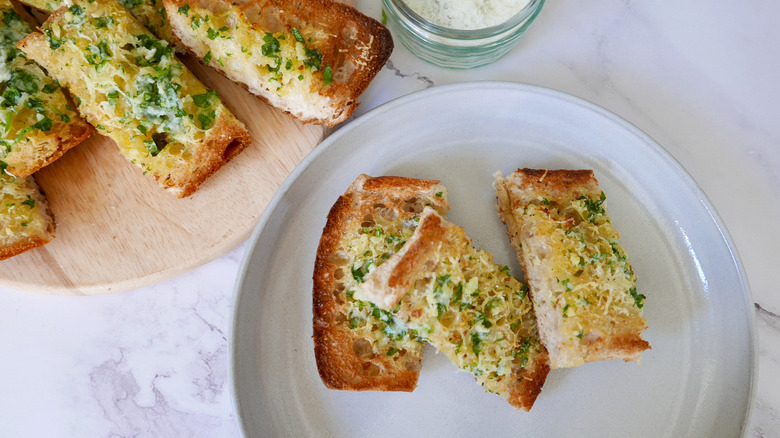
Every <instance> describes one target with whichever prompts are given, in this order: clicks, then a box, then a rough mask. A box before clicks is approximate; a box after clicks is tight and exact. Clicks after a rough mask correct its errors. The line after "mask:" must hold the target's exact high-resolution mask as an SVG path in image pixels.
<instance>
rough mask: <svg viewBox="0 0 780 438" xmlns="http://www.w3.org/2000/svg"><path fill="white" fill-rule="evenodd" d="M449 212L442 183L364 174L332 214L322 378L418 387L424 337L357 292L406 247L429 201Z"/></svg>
mask: <svg viewBox="0 0 780 438" xmlns="http://www.w3.org/2000/svg"><path fill="white" fill-rule="evenodd" d="M426 205H428V206H431V207H432V208H434V209H436V210H437V211H439V212H441V213H444V212H445V211H446V210H448V209H449V205H448V204H447V189H446V188H445V187H444V186H442V185H440V184H439V182H438V181H433V180H420V179H412V178H403V177H393V176H383V177H370V176H367V175H361V176H359V177H358V178H357V179H356V180H355V181H354V182H353V183H352V184H351V185H350V187H349V188H348V189H347V191H346V192H345V193H344V194H343V195H342V196H340V197H339V198H338V200H337V201H336V203H335V204H334V205H333V207H332V208H331V210H330V212H329V213H328V218H327V223H326V224H325V227H324V229H323V232H322V237H321V239H320V243H319V247H318V249H317V257H316V261H315V265H314V275H313V280H314V287H313V328H314V334H313V339H314V353H315V357H316V360H317V368H318V370H319V374H320V377H321V378H322V381H323V383H324V384H325V385H326V386H327V387H328V388H331V389H341V390H351V391H364V390H374V391H412V390H414V388H415V387H416V385H417V378H418V376H419V371H420V366H421V359H422V354H423V343H422V342H420V340H418V339H417V337H416V336H415V335H414V333H413V332H412V331H410V330H408V329H407V328H406V327H405V326H404V325H403V324H402V323H400V321H398V320H397V319H396V318H395V316H394V315H393V314H392V313H390V312H387V311H385V310H382V309H380V308H379V307H377V306H374V305H373V304H371V303H369V302H365V301H359V300H356V299H355V298H354V293H355V291H357V289H358V287H359V285H360V284H361V283H362V282H363V281H364V280H365V278H366V276H367V275H368V274H369V273H370V272H372V271H373V270H374V269H375V268H376V266H381V263H383V262H384V261H385V260H387V259H388V258H390V256H391V255H392V254H394V253H395V252H397V251H398V250H399V249H401V248H402V247H403V245H404V243H405V242H406V240H407V239H409V238H410V237H411V236H412V234H413V232H414V229H415V228H416V227H417V222H418V220H419V214H420V212H421V211H422V210H423V207H424V206H426Z"/></svg>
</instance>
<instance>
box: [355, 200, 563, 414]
mask: <svg viewBox="0 0 780 438" xmlns="http://www.w3.org/2000/svg"><path fill="white" fill-rule="evenodd" d="M527 292H528V287H527V286H526V285H525V284H523V283H521V282H519V281H518V280H517V279H515V278H514V277H512V275H511V274H510V273H509V267H507V266H499V265H497V264H496V263H495V262H494V260H493V256H492V254H490V253H489V252H487V251H483V250H478V249H476V248H474V246H473V245H472V243H471V240H470V239H469V238H468V237H467V236H466V232H465V230H464V229H463V228H461V227H459V226H456V225H454V224H452V223H450V222H448V221H446V220H445V219H444V218H442V217H441V216H440V215H439V214H438V213H437V212H436V211H435V210H433V209H431V208H428V207H426V208H425V210H424V211H423V213H422V215H421V216H420V225H419V226H418V227H417V228H416V229H415V232H414V234H413V235H412V237H411V238H410V239H409V240H408V241H407V242H406V244H405V245H404V246H403V248H402V249H401V250H400V251H399V252H398V253H396V254H395V255H393V256H392V257H390V259H389V260H388V261H387V262H385V263H384V264H382V265H381V266H379V267H378V268H376V270H375V271H374V272H373V273H372V274H371V275H369V276H368V278H367V280H366V282H365V283H363V284H362V285H361V286H360V290H359V291H358V292H357V293H356V294H355V296H356V297H358V299H364V300H367V301H370V302H373V303H375V304H376V305H377V306H379V307H381V308H382V309H383V310H385V311H388V312H390V313H391V314H393V315H395V317H396V318H398V319H400V320H401V321H403V322H404V323H405V324H406V326H407V327H408V328H409V329H412V330H414V331H416V332H417V333H418V334H419V337H420V338H423V339H425V340H426V341H428V342H430V343H431V344H432V345H433V346H434V347H436V349H437V350H438V351H440V352H442V353H444V354H445V355H446V356H447V357H448V358H449V359H450V360H452V361H453V362H454V363H455V364H456V365H457V366H458V367H459V368H461V369H463V370H466V371H469V372H471V373H472V374H474V376H475V378H476V380H477V382H479V383H480V384H481V385H482V386H483V387H484V388H485V390H486V391H488V392H492V393H495V394H498V395H500V396H502V397H504V398H505V399H506V400H507V401H508V402H509V403H510V404H511V405H512V406H514V407H516V408H518V409H522V410H526V411H528V410H530V409H531V407H532V406H533V404H534V402H535V401H536V398H537V396H538V395H539V393H540V392H541V390H542V385H543V384H544V381H545V380H546V378H547V374H548V373H549V371H550V367H549V365H548V363H547V352H546V350H545V348H544V347H543V346H542V344H541V343H540V341H539V335H538V332H537V329H536V320H535V316H534V309H533V305H532V304H531V299H530V297H529V296H528V293H527Z"/></svg>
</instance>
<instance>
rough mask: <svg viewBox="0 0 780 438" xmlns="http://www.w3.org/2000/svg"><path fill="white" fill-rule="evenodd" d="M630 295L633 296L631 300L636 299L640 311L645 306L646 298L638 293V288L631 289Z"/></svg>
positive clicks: (635, 303)
mask: <svg viewBox="0 0 780 438" xmlns="http://www.w3.org/2000/svg"><path fill="white" fill-rule="evenodd" d="M628 293H629V295H631V298H633V299H634V305H635V306H637V307H638V308H640V309H641V308H642V307H644V306H645V303H644V300H645V298H646V297H645V296H644V295H642V294H640V293H637V291H636V286H633V287H631V289H629V290H628Z"/></svg>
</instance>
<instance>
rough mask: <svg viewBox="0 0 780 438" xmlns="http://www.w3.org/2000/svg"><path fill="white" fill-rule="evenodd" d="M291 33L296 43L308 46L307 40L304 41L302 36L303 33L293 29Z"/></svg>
mask: <svg viewBox="0 0 780 438" xmlns="http://www.w3.org/2000/svg"><path fill="white" fill-rule="evenodd" d="M290 33H292V35H293V37H294V38H295V41H298V42H299V43H303V44H306V40H304V39H303V35H301V32H300V31H299V30H298V29H296V28H294V27H293V28H292V30H291V31H290Z"/></svg>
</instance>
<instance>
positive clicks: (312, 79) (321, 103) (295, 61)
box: [176, 3, 334, 118]
mask: <svg viewBox="0 0 780 438" xmlns="http://www.w3.org/2000/svg"><path fill="white" fill-rule="evenodd" d="M247 7H252V8H253V9H251V10H249V11H247V10H245V8H247ZM220 9H221V10H219V11H218V12H212V11H209V10H208V9H204V8H198V7H195V6H194V5H191V4H187V5H185V6H183V7H181V8H179V9H178V14H179V16H178V17H177V19H176V20H177V22H178V23H182V24H181V25H180V27H183V29H181V32H182V33H186V36H184V37H183V38H185V42H187V43H188V45H189V46H190V48H191V49H192V50H193V51H194V52H195V54H196V55H198V56H199V57H201V58H203V60H204V61H205V62H206V63H207V64H210V65H211V66H213V67H215V68H218V69H220V70H223V71H224V72H225V74H226V75H227V76H228V77H229V78H231V79H233V80H235V81H239V82H243V83H245V84H246V85H247V87H248V88H249V90H250V91H252V92H253V93H255V94H259V95H261V96H265V97H266V98H268V99H269V100H270V101H271V103H274V104H277V101H276V98H277V97H278V98H284V99H286V106H285V109H287V107H289V108H290V110H293V109H294V110H295V111H304V112H305V113H304V114H302V115H301V116H302V117H312V118H326V117H328V111H329V107H330V106H331V101H330V98H329V97H327V96H325V95H321V94H320V93H319V91H320V90H322V89H324V88H326V87H328V85H330V84H331V83H332V81H333V80H334V76H333V73H334V72H333V71H332V70H331V66H330V65H329V64H328V63H327V61H324V60H323V54H322V53H321V52H320V51H319V50H317V49H316V48H315V47H314V43H313V42H315V41H319V40H323V39H325V38H326V37H327V35H326V34H324V32H323V31H322V30H314V29H312V30H310V31H309V34H307V35H303V34H302V33H301V31H299V30H298V29H295V28H292V29H284V30H277V29H272V28H271V27H269V26H263V25H262V24H260V23H256V22H253V21H251V20H250V19H249V18H248V17H247V14H249V13H252V12H253V13H255V14H257V12H258V11H256V10H255V9H254V5H253V4H251V3H250V4H247V5H245V6H243V7H242V6H237V5H231V6H229V7H224V8H220ZM260 16H262V15H260ZM277 27H281V26H277ZM323 111H324V113H323V114H321V112H323Z"/></svg>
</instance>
